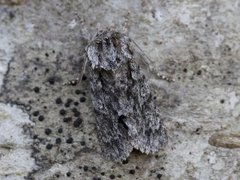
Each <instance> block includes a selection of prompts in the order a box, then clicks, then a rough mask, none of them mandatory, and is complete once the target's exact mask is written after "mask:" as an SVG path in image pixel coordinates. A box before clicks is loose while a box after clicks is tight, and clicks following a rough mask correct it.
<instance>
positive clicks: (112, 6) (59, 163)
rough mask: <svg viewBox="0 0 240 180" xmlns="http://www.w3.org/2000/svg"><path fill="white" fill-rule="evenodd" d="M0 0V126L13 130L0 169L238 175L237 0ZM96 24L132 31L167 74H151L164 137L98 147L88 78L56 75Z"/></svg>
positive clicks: (71, 64)
mask: <svg viewBox="0 0 240 180" xmlns="http://www.w3.org/2000/svg"><path fill="white" fill-rule="evenodd" d="M2 2H5V1H1V6H0V21H1V23H0V85H1V97H0V100H1V102H2V103H5V105H4V104H1V106H0V109H1V111H0V113H1V114H0V117H1V122H0V123H4V122H7V121H8V122H10V121H12V123H11V124H12V126H10V124H9V125H7V126H4V127H6V128H1V129H0V130H1V133H0V135H1V137H2V136H3V137H7V136H4V134H6V135H7V133H9V132H12V133H11V134H12V136H13V137H15V136H18V137H19V138H15V139H14V138H13V139H14V141H13V142H14V144H16V145H14V146H12V144H10V146H9V139H11V138H1V140H0V152H1V154H0V163H1V162H5V164H4V166H2V165H1V166H0V177H1V179H23V177H24V176H25V177H26V179H31V178H35V179H97V178H101V179H113V178H115V179H120V178H122V179H160V178H161V179H240V151H239V148H238V147H239V146H238V145H239V131H240V126H239V120H240V108H239V107H240V105H239V104H240V98H239V92H240V87H239V83H240V73H239V68H240V61H239V57H240V53H239V42H240V35H239V32H240V21H239V16H240V11H239V8H240V3H239V1H237V0H229V1H225V0H219V1H216V0H210V1H203V0H202V1H187V0H178V1H170V0H166V1H157V0H150V1H149V0H141V1H117V0H109V1H107V0H101V1H91V0H84V1H83V0H77V1H61V0H53V1H38V0H36V1H35V0H32V1H26V2H25V3H22V4H21V5H20V6H7V5H3V4H4V3H2ZM106 27H112V28H114V29H116V30H118V31H121V32H124V33H126V34H127V35H128V36H130V37H131V38H132V39H134V40H135V41H136V43H137V44H138V45H139V46H140V47H141V48H142V49H143V51H144V52H145V53H146V54H147V55H148V56H149V57H150V59H151V60H152V62H151V66H152V67H149V68H150V69H151V68H153V69H154V73H157V74H160V75H166V76H172V77H173V78H174V79H175V82H173V83H168V82H165V81H162V80H160V79H158V78H153V79H151V81H152V82H153V84H154V90H155V91H156V93H158V96H157V100H159V107H160V108H161V109H162V112H161V113H162V114H164V115H165V116H167V117H168V118H169V119H170V120H169V121H167V122H166V123H165V124H166V127H167V129H168V136H169V138H168V139H169V143H168V145H167V147H166V148H165V150H164V151H162V152H159V154H156V155H153V156H147V155H144V154H141V153H139V152H135V151H134V152H133V153H131V155H130V157H129V159H128V160H127V161H125V162H123V163H122V164H121V163H113V162H111V161H107V160H105V159H104V158H102V156H101V155H100V147H99V144H98V141H97V138H96V130H95V118H94V115H93V110H92V106H91V100H90V95H89V83H88V78H87V79H86V80H85V81H83V83H82V84H81V86H75V87H69V86H63V85H62V83H64V82H66V81H68V80H69V79H73V78H74V77H77V76H78V74H79V71H80V67H81V65H82V62H83V58H84V55H83V51H84V47H85V46H86V44H87V43H88V42H89V41H90V40H91V38H92V37H93V36H94V34H95V33H96V32H97V31H98V30H100V29H105V28H106ZM86 77H87V74H86ZM176 97H177V99H178V101H177V102H176V101H175V99H176ZM9 104H14V105H17V107H18V108H21V109H22V110H23V111H24V114H25V115H23V116H22V115H19V116H18V115H17V114H19V113H20V114H23V112H22V111H21V110H19V109H17V107H16V106H14V107H11V106H10V105H9ZM5 111H6V112H8V114H9V115H8V116H5V115H4V112H5ZM26 113H27V114H28V115H29V117H30V120H31V122H32V123H33V124H31V125H29V122H30V121H29V120H26ZM9 117H13V118H9ZM18 122H21V123H20V124H18ZM15 124H16V126H15ZM23 124H24V125H23ZM2 127H3V126H2ZM19 127H20V128H22V131H21V130H20V129H19ZM13 129H14V131H13ZM46 129H47V130H46ZM22 133H24V135H23V134H22ZM216 134H217V135H219V134H220V135H221V137H219V136H216ZM22 136H26V139H25V140H24V141H21V138H20V137H22ZM27 137H28V138H27ZM231 137H234V138H231ZM59 138H60V139H61V140H59ZM214 138H216V139H214ZM27 139H28V140H27ZM15 140H16V141H15ZM228 140H229V141H231V142H229V143H228V142H226V141H228ZM211 142H214V143H211ZM18 144H19V145H18ZM226 144H231V147H237V148H229V146H228V145H226ZM6 145H7V146H6ZM30 145H32V146H30ZM18 146H19V148H18ZM30 147H31V148H30ZM9 149H10V150H9ZM12 149H14V150H13V151H12ZM10 152H11V153H12V154H11V155H10V154H9V153H10ZM14 152H15V153H14ZM31 155H32V157H33V158H34V159H35V165H34V164H33V161H32V158H31ZM18 157H22V158H24V159H28V160H29V162H30V163H27V166H24V164H23V162H25V160H17V161H15V160H14V159H16V158H18ZM3 159H4V161H2V160H3ZM9 167H11V170H12V171H10V170H9V171H6V170H5V169H4V168H9ZM15 170H16V171H15ZM6 172H7V173H8V174H5V173H6Z"/></svg>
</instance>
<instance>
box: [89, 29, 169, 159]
mask: <svg viewBox="0 0 240 180" xmlns="http://www.w3.org/2000/svg"><path fill="white" fill-rule="evenodd" d="M134 44H135V43H133V41H132V40H131V39H130V38H129V37H128V36H126V35H124V34H121V33H119V32H116V31H110V30H107V31H102V32H100V33H99V34H97V35H96V37H95V39H94V40H93V41H92V42H90V43H89V45H88V46H87V47H86V54H87V58H88V60H87V62H86V63H87V69H86V70H87V71H88V75H89V79H90V86H91V98H92V103H93V107H94V111H95V115H96V126H97V135H98V139H99V141H100V146H101V149H102V152H103V155H104V156H105V157H106V158H107V159H110V160H113V161H121V160H125V159H126V158H127V157H128V156H129V154H130V152H131V151H132V150H133V149H137V150H140V151H141V152H143V153H147V154H148V153H155V152H158V151H159V150H160V149H161V148H162V147H163V146H164V145H165V144H166V142H167V134H166V130H165V128H164V126H163V118H162V117H161V115H160V114H159V112H158V109H157V107H156V102H155V99H154V97H153V95H152V94H151V90H150V87H149V85H148V79H147V78H146V77H145V75H144V73H143V70H142V68H141V66H140V64H141V62H144V57H143V56H139V53H137V50H136V48H135V47H134ZM135 45H136V44H135ZM86 63H85V64H86Z"/></svg>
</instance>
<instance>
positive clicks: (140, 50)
mask: <svg viewBox="0 0 240 180" xmlns="http://www.w3.org/2000/svg"><path fill="white" fill-rule="evenodd" d="M130 41H131V42H133V44H134V45H135V46H136V47H137V48H138V50H139V54H140V55H141V56H142V57H143V58H144V63H145V64H146V65H150V63H151V59H150V58H149V57H148V56H147V54H146V53H144V51H143V50H142V48H141V47H140V46H139V45H138V44H137V43H136V42H135V41H134V40H132V39H131V38H130Z"/></svg>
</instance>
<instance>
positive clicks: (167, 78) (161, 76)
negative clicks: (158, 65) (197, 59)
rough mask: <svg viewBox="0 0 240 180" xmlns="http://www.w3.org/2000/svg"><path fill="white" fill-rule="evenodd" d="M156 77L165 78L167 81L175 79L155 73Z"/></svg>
mask: <svg viewBox="0 0 240 180" xmlns="http://www.w3.org/2000/svg"><path fill="white" fill-rule="evenodd" d="M157 76H158V78H160V79H162V80H165V81H167V82H175V79H173V78H172V77H170V76H165V75H161V74H157Z"/></svg>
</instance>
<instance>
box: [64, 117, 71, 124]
mask: <svg viewBox="0 0 240 180" xmlns="http://www.w3.org/2000/svg"><path fill="white" fill-rule="evenodd" d="M70 121H72V117H65V118H63V122H65V123H68V122H70Z"/></svg>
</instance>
